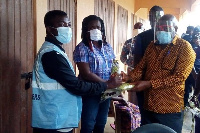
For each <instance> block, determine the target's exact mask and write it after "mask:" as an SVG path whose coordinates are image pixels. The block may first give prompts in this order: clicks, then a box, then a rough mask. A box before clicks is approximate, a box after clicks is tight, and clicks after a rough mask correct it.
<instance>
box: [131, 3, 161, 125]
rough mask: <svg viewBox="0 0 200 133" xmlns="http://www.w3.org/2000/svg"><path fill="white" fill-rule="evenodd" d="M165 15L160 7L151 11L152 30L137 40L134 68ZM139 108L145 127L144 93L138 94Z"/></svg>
mask: <svg viewBox="0 0 200 133" xmlns="http://www.w3.org/2000/svg"><path fill="white" fill-rule="evenodd" d="M163 15H164V12H163V9H162V8H161V7H159V6H153V7H152V8H151V9H150V11H149V21H150V25H151V29H149V30H147V31H144V32H142V33H140V34H138V35H137V37H136V40H135V45H134V46H135V47H134V49H135V51H134V66H136V65H137V64H138V63H139V62H140V60H141V59H142V57H143V55H144V52H145V50H146V48H147V46H148V45H149V44H150V43H151V41H153V40H154V26H155V23H156V22H157V21H158V19H159V18H160V17H161V16H163ZM136 94H137V101H138V106H139V107H140V112H141V124H142V125H143V115H142V114H143V103H144V100H143V99H144V96H143V95H144V94H143V92H137V93H136Z"/></svg>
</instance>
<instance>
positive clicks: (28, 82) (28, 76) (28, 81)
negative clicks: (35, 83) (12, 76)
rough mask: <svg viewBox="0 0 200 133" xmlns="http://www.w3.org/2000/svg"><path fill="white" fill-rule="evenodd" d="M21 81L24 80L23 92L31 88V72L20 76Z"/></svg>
mask: <svg viewBox="0 0 200 133" xmlns="http://www.w3.org/2000/svg"><path fill="white" fill-rule="evenodd" d="M21 79H25V90H28V89H29V88H30V87H31V79H32V72H28V73H23V74H21Z"/></svg>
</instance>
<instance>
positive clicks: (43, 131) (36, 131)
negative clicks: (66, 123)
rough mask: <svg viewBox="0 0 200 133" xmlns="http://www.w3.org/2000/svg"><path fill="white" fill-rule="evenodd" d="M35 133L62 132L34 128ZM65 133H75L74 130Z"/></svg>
mask: <svg viewBox="0 0 200 133" xmlns="http://www.w3.org/2000/svg"><path fill="white" fill-rule="evenodd" d="M33 133H62V132H58V131H57V129H41V128H33ZM64 133H73V130H71V131H69V132H64Z"/></svg>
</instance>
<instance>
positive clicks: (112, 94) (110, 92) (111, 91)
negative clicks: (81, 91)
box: [101, 83, 134, 101]
mask: <svg viewBox="0 0 200 133" xmlns="http://www.w3.org/2000/svg"><path fill="white" fill-rule="evenodd" d="M133 87H134V85H132V84H130V83H123V84H122V85H120V86H119V87H118V88H115V89H108V90H106V91H105V92H104V93H103V94H102V96H101V101H105V100H106V99H108V98H112V97H117V96H119V95H121V92H122V91H125V90H130V89H132V88H133Z"/></svg>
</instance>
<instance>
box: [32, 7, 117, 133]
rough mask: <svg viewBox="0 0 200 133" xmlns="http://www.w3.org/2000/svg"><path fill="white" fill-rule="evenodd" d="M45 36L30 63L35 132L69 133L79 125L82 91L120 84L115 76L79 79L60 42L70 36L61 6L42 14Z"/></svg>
mask: <svg viewBox="0 0 200 133" xmlns="http://www.w3.org/2000/svg"><path fill="white" fill-rule="evenodd" d="M44 24H45V27H46V38H45V42H44V43H43V45H42V47H41V48H40V50H39V52H38V54H37V56H36V60H35V64H34V67H33V77H32V93H33V94H32V127H33V132H34V133H59V132H65V133H72V129H73V128H76V127H78V124H79V120H80V116H81V110H82V98H81V96H84V95H100V94H102V92H104V91H105V90H106V89H109V88H110V89H112V88H116V87H118V86H119V85H120V84H121V80H120V79H118V78H111V79H110V80H108V81H106V82H93V83H91V82H86V81H82V80H79V79H78V78H77V77H76V76H75V72H74V69H73V66H72V64H71V62H70V61H69V59H68V56H67V54H66V53H65V50H64V49H63V48H62V45H64V44H68V43H69V42H70V40H71V37H72V30H71V28H70V26H71V22H70V21H69V19H68V17H67V14H66V13H65V12H63V11H60V10H53V11H49V12H48V13H46V15H45V17H44Z"/></svg>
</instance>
